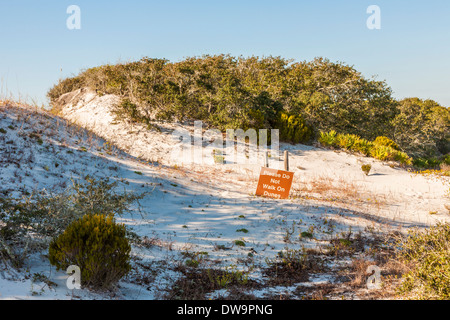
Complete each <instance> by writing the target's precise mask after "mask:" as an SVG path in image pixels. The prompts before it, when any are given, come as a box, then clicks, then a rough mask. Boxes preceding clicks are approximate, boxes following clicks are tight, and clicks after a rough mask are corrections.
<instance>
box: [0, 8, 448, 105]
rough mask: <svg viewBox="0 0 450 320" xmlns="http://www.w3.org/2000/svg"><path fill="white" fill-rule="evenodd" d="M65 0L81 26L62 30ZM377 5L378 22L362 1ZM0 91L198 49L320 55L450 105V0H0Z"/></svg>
mask: <svg viewBox="0 0 450 320" xmlns="http://www.w3.org/2000/svg"><path fill="white" fill-rule="evenodd" d="M69 5H78V6H79V7H80V9H81V30H69V29H68V28H67V27H66V20H67V18H68V17H69V14H67V13H66V10H67V7H68V6H69ZM370 5H378V6H379V7H380V9H381V29H380V30H370V29H368V28H367V26H366V20H367V19H368V18H369V16H370V15H369V14H367V13H366V9H367V7H368V6H370ZM0 13H1V19H0V93H1V94H3V95H5V94H12V95H14V97H16V98H19V97H20V98H21V99H22V100H26V101H31V100H32V99H33V100H35V101H37V102H38V103H40V104H41V103H43V104H46V103H47V99H46V97H45V95H46V92H47V91H48V89H49V88H50V87H51V86H52V85H53V84H55V83H56V82H57V81H58V79H60V78H64V77H67V76H70V75H73V74H77V73H79V72H80V71H81V70H82V69H85V68H89V67H94V66H98V65H102V64H105V63H116V62H119V61H131V60H139V59H140V58H142V57H144V56H148V57H156V58H167V59H169V60H171V61H179V60H181V59H183V58H185V57H189V56H198V55H202V54H220V53H228V54H231V55H234V56H239V55H243V56H269V55H272V56H282V57H285V58H290V59H294V60H295V61H304V60H312V59H313V58H314V57H319V56H321V57H326V58H329V59H330V60H332V61H342V62H344V63H346V64H349V65H353V66H354V67H355V68H356V69H357V70H359V71H361V72H362V73H363V75H364V76H366V77H368V78H370V77H372V76H376V79H378V80H386V81H387V83H388V85H389V86H390V87H391V88H392V90H393V91H394V96H395V97H396V98H399V99H400V98H404V97H411V96H417V97H420V98H423V99H428V98H430V99H434V100H436V101H437V102H439V103H441V104H443V105H445V106H447V107H448V106H450V60H449V57H450V1H448V0H429V1H411V0H409V1H404V0H390V1H378V0H373V1H362V0H340V1H337V0H333V1H331V0H330V1H326V0H317V1H312V0H311V1H300V0H297V1H288V0H285V1H283V0H279V1H266V0H258V1H254V0H241V1H235V0H228V1H215V0H209V1H206V0H202V1H198V0H191V1H175V0H172V1H143V0H140V1H138V0H128V1H117V0H116V1H114V0H110V1H103V0H97V1H95V0H94V1H93V0H91V1H81V0H72V1H63V0H58V1H55V0H52V1H49V0H41V1H36V0H14V1H10V0H0Z"/></svg>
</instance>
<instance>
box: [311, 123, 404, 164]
mask: <svg viewBox="0 0 450 320" xmlns="http://www.w3.org/2000/svg"><path fill="white" fill-rule="evenodd" d="M319 142H320V143H321V144H322V145H323V146H326V147H335V148H340V149H344V150H348V151H352V152H359V153H361V154H363V155H365V156H370V157H373V158H375V159H378V160H381V161H397V162H400V163H401V164H405V165H410V164H412V159H411V158H410V157H409V156H408V155H407V154H406V153H404V152H402V151H399V150H398V149H397V148H398V146H396V144H395V143H394V142H393V141H392V140H390V139H388V138H386V137H378V138H377V139H375V141H368V140H366V139H363V138H361V137H359V136H357V135H354V134H339V133H337V132H336V131H334V130H332V131H330V132H321V133H320V137H319ZM386 144H387V145H386ZM394 147H397V148H394Z"/></svg>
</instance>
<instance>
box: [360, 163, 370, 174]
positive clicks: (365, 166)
mask: <svg viewBox="0 0 450 320" xmlns="http://www.w3.org/2000/svg"><path fill="white" fill-rule="evenodd" d="M371 169H372V166H371V165H370V164H364V165H362V166H361V170H362V171H363V172H364V173H365V174H366V176H368V175H369V173H370V170H371Z"/></svg>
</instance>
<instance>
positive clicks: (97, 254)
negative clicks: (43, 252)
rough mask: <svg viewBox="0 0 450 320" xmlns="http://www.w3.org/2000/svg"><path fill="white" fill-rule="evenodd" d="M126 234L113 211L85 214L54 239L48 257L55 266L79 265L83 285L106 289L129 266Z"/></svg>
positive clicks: (123, 273)
mask: <svg viewBox="0 0 450 320" xmlns="http://www.w3.org/2000/svg"><path fill="white" fill-rule="evenodd" d="M126 234H127V232H126V228H125V226H124V225H122V224H117V223H116V222H115V220H114V217H113V216H112V215H108V216H106V215H101V214H87V215H85V216H84V217H83V218H81V219H79V220H78V221H75V222H73V223H72V224H70V225H69V226H68V227H67V229H66V230H65V231H64V233H62V234H61V235H59V236H58V237H56V238H55V239H53V241H52V242H51V243H50V247H49V251H48V253H49V261H50V263H51V264H52V265H54V266H56V267H57V269H58V270H66V269H67V268H68V267H69V266H71V265H75V266H78V267H79V268H80V270H81V281H82V285H83V286H85V287H88V288H93V289H109V288H111V287H112V286H113V285H114V284H116V283H117V282H118V281H119V280H120V279H121V278H122V277H123V276H125V275H126V274H127V273H128V272H129V271H130V269H131V266H130V263H129V260H130V251H131V247H130V244H129V242H128V239H127V237H126Z"/></svg>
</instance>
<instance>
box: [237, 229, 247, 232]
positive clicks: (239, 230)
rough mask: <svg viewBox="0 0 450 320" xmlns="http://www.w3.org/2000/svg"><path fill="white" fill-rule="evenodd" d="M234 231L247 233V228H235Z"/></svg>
mask: <svg viewBox="0 0 450 320" xmlns="http://www.w3.org/2000/svg"><path fill="white" fill-rule="evenodd" d="M236 232H243V233H248V230H247V229H245V228H242V229H238V230H236Z"/></svg>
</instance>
